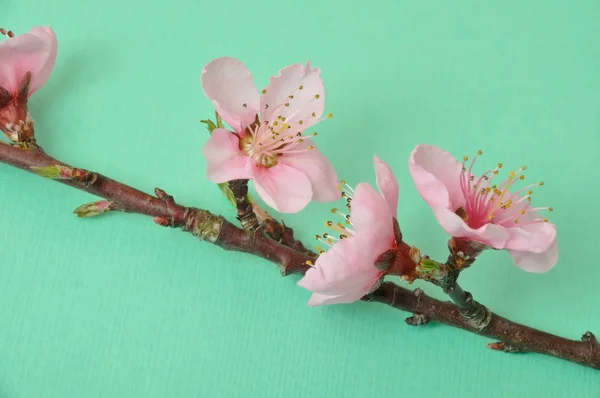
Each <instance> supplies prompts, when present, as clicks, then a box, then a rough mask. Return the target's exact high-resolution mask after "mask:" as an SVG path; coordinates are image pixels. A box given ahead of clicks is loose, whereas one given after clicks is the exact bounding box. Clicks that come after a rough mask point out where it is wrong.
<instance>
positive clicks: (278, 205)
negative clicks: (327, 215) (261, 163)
mask: <svg viewBox="0 0 600 398" xmlns="http://www.w3.org/2000/svg"><path fill="white" fill-rule="evenodd" d="M253 181H254V187H255V188H256V192H257V193H258V194H259V195H260V197H261V198H262V199H263V200H264V201H265V203H266V204H267V205H269V206H270V207H272V208H273V209H275V210H277V211H279V212H280V213H297V212H299V211H300V210H302V209H303V208H304V207H306V205H307V204H308V202H310V199H311V198H312V195H313V191H312V187H311V184H310V180H309V179H308V177H307V176H306V175H305V174H304V173H303V172H301V171H299V170H296V169H295V168H293V167H291V166H288V165H286V164H284V163H279V164H277V165H276V166H273V167H271V168H265V167H256V168H254V180H253Z"/></svg>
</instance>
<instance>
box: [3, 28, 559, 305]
mask: <svg viewBox="0 0 600 398" xmlns="http://www.w3.org/2000/svg"><path fill="white" fill-rule="evenodd" d="M0 33H1V34H2V35H3V36H4V39H3V40H2V41H0V130H1V131H2V132H4V134H5V135H6V137H7V138H8V139H9V140H10V141H12V142H13V143H18V142H20V141H21V140H22V138H23V137H24V136H27V134H28V131H30V130H31V129H32V128H33V121H32V119H31V117H30V116H29V114H28V112H27V101H28V98H29V96H31V95H32V94H33V93H34V92H35V91H37V90H38V89H39V88H40V87H41V86H42V85H43V84H44V82H45V81H46V80H47V79H48V77H49V75H50V73H51V72H52V69H53V67H54V63H55V60H56V55H57V40H56V36H55V34H54V32H53V31H52V29H50V28H47V27H35V28H33V29H32V30H31V31H30V32H28V33H25V34H22V35H17V36H15V35H14V34H13V33H12V32H10V31H6V30H4V29H0ZM200 81H201V85H202V88H203V90H204V93H205V95H206V96H207V97H208V99H209V100H210V101H211V102H212V104H213V106H214V108H215V110H216V112H217V114H218V115H219V117H220V118H221V119H222V120H223V121H224V122H225V123H226V124H227V126H225V125H221V124H219V126H218V127H216V128H215V129H213V130H212V131H211V135H210V138H209V139H208V141H207V142H206V144H205V145H204V147H203V149H202V154H203V156H204V158H205V160H206V171H207V173H206V174H207V178H208V179H209V180H210V181H212V182H214V183H219V184H222V183H226V182H228V181H232V180H251V181H252V184H253V186H254V189H255V190H256V192H257V194H258V196H259V197H260V198H261V199H262V200H263V201H264V202H265V203H266V204H267V205H268V206H269V207H271V208H272V209H274V210H276V211H279V212H280V213H296V212H299V211H301V210H302V209H304V208H305V207H306V206H307V205H308V203H309V202H310V201H311V200H314V201H318V202H335V201H340V200H342V201H343V202H344V207H343V208H342V209H341V210H340V209H339V208H334V209H332V213H333V214H334V216H335V218H336V219H334V220H331V221H326V223H325V225H326V226H327V228H328V230H329V232H327V233H325V234H322V235H317V239H318V240H319V241H320V242H321V244H322V246H323V248H325V249H327V250H323V249H321V248H320V249H319V251H320V255H319V257H318V259H317V260H316V261H315V263H314V264H310V265H311V268H310V269H309V270H308V271H307V272H306V274H305V276H304V277H303V278H302V279H301V280H300V281H299V282H298V285H299V286H301V287H303V288H305V289H307V290H309V291H311V292H312V297H311V298H310V300H309V305H324V304H336V303H350V302H354V301H357V300H359V299H361V298H362V297H364V296H365V295H367V294H369V293H370V292H372V291H373V290H374V289H376V288H377V287H378V286H379V284H380V283H381V282H382V281H383V279H384V277H385V276H386V275H397V276H400V277H402V278H404V279H405V280H414V279H415V278H417V277H419V272H422V271H423V270H424V269H426V268H427V266H428V265H431V262H430V261H428V259H427V257H426V256H423V257H421V254H420V253H419V251H418V250H417V249H416V248H414V247H409V246H408V245H407V244H406V243H404V242H403V241H402V237H401V234H399V232H398V229H399V226H398V225H399V224H398V221H397V219H396V215H397V206H398V195H399V188H398V182H397V180H396V178H395V176H394V174H393V172H392V170H391V168H390V167H389V166H388V164H386V163H385V162H384V161H382V160H381V159H379V158H378V157H377V156H374V157H373V166H374V169H375V176H376V185H377V190H376V189H374V188H373V187H372V186H371V185H370V184H369V183H367V182H362V183H359V184H357V185H355V186H351V185H350V184H347V183H346V182H345V181H339V180H338V175H337V173H336V171H335V169H334V167H333V166H332V164H331V163H330V161H329V160H328V159H327V157H326V156H325V155H324V154H323V152H321V151H320V150H319V149H317V146H316V143H315V141H316V136H317V133H316V132H314V127H315V126H316V125H317V124H318V123H320V122H322V121H324V120H326V119H330V118H332V116H333V115H332V114H331V113H326V112H325V89H324V85H323V81H322V79H321V71H320V69H319V68H318V67H317V68H314V67H312V66H311V65H310V63H308V62H307V63H306V64H294V65H290V66H288V67H285V68H283V69H281V70H280V71H279V73H278V74H277V75H276V76H273V77H271V78H270V79H269V82H268V84H267V85H266V86H265V87H264V88H262V89H260V90H259V89H258V88H257V86H256V84H255V82H254V80H253V77H252V74H251V73H250V71H249V70H248V69H247V68H246V67H245V66H244V65H243V64H242V62H240V61H239V60H237V59H234V58H230V57H221V58H217V59H215V60H213V61H211V62H209V63H208V64H206V65H205V66H204V68H203V70H202V73H201V77H200ZM481 155H482V151H478V152H476V155H475V156H474V157H473V159H472V160H471V161H470V162H469V157H467V156H465V157H463V158H460V159H456V158H455V157H453V156H452V155H451V154H450V153H448V152H446V151H444V150H443V149H441V148H438V147H435V146H432V145H425V144H422V145H418V146H417V147H416V148H414V149H413V150H412V152H411V153H410V155H409V156H408V168H409V171H410V174H411V176H412V179H413V182H414V184H415V186H416V188H417V191H418V192H419V194H420V196H421V197H422V198H423V200H425V202H426V203H427V204H428V205H429V206H430V207H431V211H432V213H433V215H434V216H435V218H436V219H437V221H438V222H439V224H440V226H441V227H442V228H443V230H444V231H445V232H446V233H448V234H449V235H450V236H451V238H452V239H456V240H460V241H461V242H463V243H464V242H466V243H467V244H472V245H474V247H475V246H476V247H478V248H479V249H478V250H479V251H481V250H482V249H496V250H506V251H507V252H508V253H509V255H510V256H511V258H512V260H513V262H514V264H515V265H516V266H517V267H519V268H521V269H523V270H525V271H528V272H546V271H548V270H550V269H551V268H552V267H553V266H554V265H555V264H556V263H557V261H558V246H557V240H556V227H555V225H554V224H552V223H551V222H549V220H548V219H547V218H546V216H545V213H546V212H551V211H552V210H553V209H552V208H551V207H534V206H532V204H531V197H532V193H533V189H534V188H535V187H539V186H541V185H543V182H538V183H535V184H531V185H526V186H524V187H521V188H517V187H516V186H517V185H518V184H519V183H520V181H521V180H523V179H524V174H523V172H524V171H525V169H526V168H525V167H524V166H523V167H520V168H518V169H514V170H510V171H508V172H507V173H502V171H503V165H502V164H500V163H499V164H496V165H495V166H494V167H492V168H490V169H488V170H487V171H484V172H483V173H480V174H477V173H476V171H475V170H474V165H475V162H476V160H477V159H478V158H479V157H480V156H481ZM501 173H502V174H504V175H505V176H506V177H505V178H504V179H503V178H502V177H501V176H500V174H501ZM407 263H411V264H412V265H413V266H411V264H407Z"/></svg>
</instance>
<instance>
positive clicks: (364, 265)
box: [298, 237, 381, 298]
mask: <svg viewBox="0 0 600 398" xmlns="http://www.w3.org/2000/svg"><path fill="white" fill-rule="evenodd" d="M366 244H367V242H365V241H364V240H363V241H360V240H359V239H358V238H356V237H350V238H347V239H342V240H340V241H338V242H337V243H335V244H334V245H333V247H332V248H331V249H329V250H328V251H326V252H325V253H323V254H321V255H320V256H319V258H318V259H317V261H316V263H315V266H314V267H312V268H311V269H309V270H308V271H307V272H306V274H305V276H304V277H303V278H302V279H301V280H300V281H299V282H298V286H300V287H303V288H305V289H307V290H310V291H312V292H317V293H321V294H325V295H330V296H337V295H347V294H360V295H359V296H358V298H360V297H362V296H363V295H365V294H367V293H368V292H369V290H370V289H371V288H372V287H373V285H375V283H377V281H378V280H379V277H380V276H381V272H380V271H379V270H378V269H377V268H375V265H374V259H371V258H368V257H366V256H365V254H366V251H365V248H366V246H365V245H366Z"/></svg>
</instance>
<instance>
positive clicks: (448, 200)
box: [408, 145, 465, 211]
mask: <svg viewBox="0 0 600 398" xmlns="http://www.w3.org/2000/svg"><path fill="white" fill-rule="evenodd" d="M408 167H409V170H410V174H411V176H412V179H413V181H414V183H415V185H416V187H417V191H419V194H420V195H421V196H422V197H423V199H424V200H425V201H426V202H427V203H428V204H429V205H430V206H436V205H441V206H445V207H447V208H450V209H451V210H453V211H455V210H457V209H458V208H459V207H462V206H463V205H464V203H465V199H464V195H463V193H462V191H461V188H460V173H461V170H462V164H460V163H459V162H458V161H457V160H456V159H454V157H452V155H451V154H449V153H448V152H446V151H444V150H442V149H440V148H438V147H436V146H432V145H418V146H417V147H416V148H415V149H414V150H413V152H412V153H411V155H410V158H409V161H408Z"/></svg>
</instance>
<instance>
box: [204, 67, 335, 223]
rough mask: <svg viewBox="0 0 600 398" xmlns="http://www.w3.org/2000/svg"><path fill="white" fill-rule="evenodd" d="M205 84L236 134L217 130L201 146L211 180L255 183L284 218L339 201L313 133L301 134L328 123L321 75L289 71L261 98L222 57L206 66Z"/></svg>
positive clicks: (247, 76)
mask: <svg viewBox="0 0 600 398" xmlns="http://www.w3.org/2000/svg"><path fill="white" fill-rule="evenodd" d="M201 82H202V87H203V88H204V93H205V94H206V96H207V97H208V98H209V99H210V100H211V101H212V103H213V105H214V107H215V109H216V111H217V112H218V113H219V114H220V115H221V117H222V118H223V120H225V122H227V123H228V124H229V126H231V128H232V129H233V130H234V131H233V132H230V131H228V130H226V129H222V128H218V129H215V130H213V132H212V134H211V136H210V139H209V140H208V142H207V143H206V145H205V146H204V148H203V150H202V154H203V155H204V157H205V158H206V161H207V176H208V179H209V180H211V181H212V182H215V183H223V182H226V181H230V180H234V179H252V180H253V181H254V186H255V188H256V191H257V192H258V194H259V196H260V197H261V198H262V199H263V200H264V201H265V202H266V203H267V204H268V205H269V206H271V207H272V208H274V209H275V210H278V211H280V212H282V213H295V212H298V211H300V210H302V209H303V208H304V207H305V206H306V205H307V204H308V202H309V201H310V200H311V199H313V200H316V201H319V202H331V201H334V200H336V199H337V198H339V192H338V191H337V189H336V185H337V182H336V181H337V175H336V173H335V170H334V169H333V167H332V166H331V164H330V163H329V161H328V160H327V159H326V158H325V156H323V154H322V153H321V152H319V150H318V149H317V148H316V147H315V146H314V144H313V143H312V137H313V136H314V135H316V133H312V134H308V135H307V134H304V130H305V129H307V128H309V127H311V126H313V125H315V124H316V123H318V122H320V121H321V120H323V118H322V117H321V115H322V114H323V110H324V106H325V95H324V92H323V82H322V81H321V77H320V69H319V68H315V69H311V68H310V64H309V63H307V64H306V65H301V64H296V65H291V66H288V67H287V68H284V69H282V70H281V72H280V73H279V75H278V76H275V77H271V79H270V81H269V85H268V86H267V87H266V88H265V89H263V90H262V94H261V95H259V94H258V91H257V89H256V86H255V84H254V81H253V79H252V75H251V73H250V71H248V69H246V67H245V66H244V65H243V64H242V63H241V62H240V61H238V60H237V59H234V58H227V57H223V58H218V59H215V60H214V61H212V62H210V63H208V64H207V65H206V66H205V67H204V70H203V71H202V77H201ZM331 116H332V115H331V114H329V115H328V117H331Z"/></svg>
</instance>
